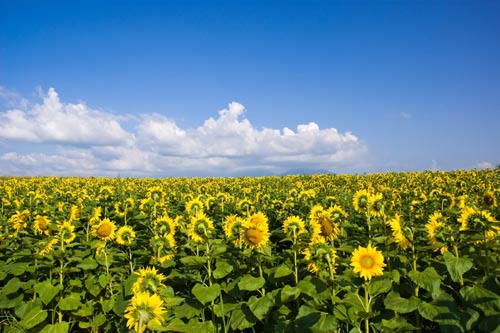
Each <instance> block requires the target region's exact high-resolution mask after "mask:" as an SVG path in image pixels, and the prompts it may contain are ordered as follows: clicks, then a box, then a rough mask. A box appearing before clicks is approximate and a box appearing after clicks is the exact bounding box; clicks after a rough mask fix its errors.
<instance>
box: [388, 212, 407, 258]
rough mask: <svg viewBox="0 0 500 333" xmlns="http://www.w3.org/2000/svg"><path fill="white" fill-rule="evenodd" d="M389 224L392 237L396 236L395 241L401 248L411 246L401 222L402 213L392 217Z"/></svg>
mask: <svg viewBox="0 0 500 333" xmlns="http://www.w3.org/2000/svg"><path fill="white" fill-rule="evenodd" d="M387 224H388V225H389V226H390V228H391V230H392V237H394V240H395V242H396V243H397V244H398V246H399V247H400V248H402V249H403V250H406V249H408V248H409V247H410V245H411V244H410V242H409V241H408V238H406V236H405V233H404V231H403V227H402V224H401V215H399V214H396V215H395V216H394V217H393V218H392V219H390V220H389V221H388V222H387Z"/></svg>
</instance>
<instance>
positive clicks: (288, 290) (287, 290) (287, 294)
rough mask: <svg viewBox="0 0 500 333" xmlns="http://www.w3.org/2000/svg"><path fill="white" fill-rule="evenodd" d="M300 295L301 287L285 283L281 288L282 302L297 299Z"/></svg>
mask: <svg viewBox="0 0 500 333" xmlns="http://www.w3.org/2000/svg"><path fill="white" fill-rule="evenodd" d="M299 296H300V289H299V288H297V287H292V286H289V285H285V286H284V287H283V289H281V303H283V304H284V303H287V302H290V301H293V300H296V299H297V298H298V297H299Z"/></svg>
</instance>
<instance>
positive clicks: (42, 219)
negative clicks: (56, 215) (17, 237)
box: [33, 215, 50, 236]
mask: <svg viewBox="0 0 500 333" xmlns="http://www.w3.org/2000/svg"><path fill="white" fill-rule="evenodd" d="M33 231H34V232H35V234H36V235H38V234H40V235H45V236H48V235H49V233H50V220H49V219H48V218H47V217H46V216H40V215H37V216H36V217H35V220H34V221H33Z"/></svg>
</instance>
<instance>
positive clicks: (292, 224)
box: [283, 216, 306, 237]
mask: <svg viewBox="0 0 500 333" xmlns="http://www.w3.org/2000/svg"><path fill="white" fill-rule="evenodd" d="M283 232H284V233H285V234H287V235H288V236H294V237H297V236H299V235H300V234H304V233H305V232H306V226H305V223H304V221H303V220H302V219H301V218H300V217H298V216H289V217H288V218H287V219H286V220H285V221H284V222H283Z"/></svg>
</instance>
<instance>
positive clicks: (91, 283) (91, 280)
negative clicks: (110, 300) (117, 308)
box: [85, 275, 103, 297]
mask: <svg viewBox="0 0 500 333" xmlns="http://www.w3.org/2000/svg"><path fill="white" fill-rule="evenodd" d="M85 288H86V289H87V290H88V291H89V293H91V294H92V296H94V297H97V295H99V293H100V292H101V290H102V289H103V287H101V286H100V285H99V283H98V282H97V279H96V278H95V276H94V275H89V276H88V277H87V278H86V279H85Z"/></svg>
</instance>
